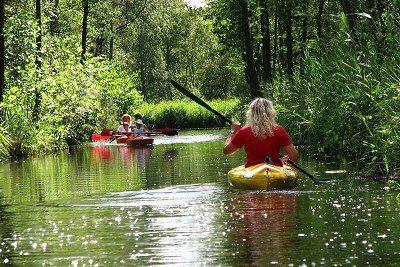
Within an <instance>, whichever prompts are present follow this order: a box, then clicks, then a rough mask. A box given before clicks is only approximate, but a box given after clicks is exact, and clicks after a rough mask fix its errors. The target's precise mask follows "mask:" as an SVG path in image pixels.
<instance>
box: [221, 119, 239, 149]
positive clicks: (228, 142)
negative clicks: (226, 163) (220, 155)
mask: <svg viewBox="0 0 400 267" xmlns="http://www.w3.org/2000/svg"><path fill="white" fill-rule="evenodd" d="M239 130H240V123H239V122H236V121H234V122H232V125H231V131H233V133H230V134H229V136H228V137H227V138H226V141H225V144H224V154H225V155H227V156H230V155H232V154H233V153H235V152H236V151H237V150H238V149H239V148H238V147H236V146H235V145H234V144H232V142H231V140H232V138H233V137H234V136H235V134H236V132H237V131H239Z"/></svg>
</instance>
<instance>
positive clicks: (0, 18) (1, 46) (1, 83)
mask: <svg viewBox="0 0 400 267" xmlns="http://www.w3.org/2000/svg"><path fill="white" fill-rule="evenodd" d="M4 1H5V0H0V104H1V103H3V92H4V87H5V75H4V72H5V53H6V51H5V50H6V49H5V38H4V17H5V15H4V13H5V9H4V4H5V3H4Z"/></svg>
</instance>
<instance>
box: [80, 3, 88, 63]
mask: <svg viewBox="0 0 400 267" xmlns="http://www.w3.org/2000/svg"><path fill="white" fill-rule="evenodd" d="M88 15H89V0H83V19H82V52H81V63H82V64H83V62H84V61H85V56H86V39H87V19H88Z"/></svg>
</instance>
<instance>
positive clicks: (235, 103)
mask: <svg viewBox="0 0 400 267" xmlns="http://www.w3.org/2000/svg"><path fill="white" fill-rule="evenodd" d="M208 104H209V105H210V106H211V107H213V108H214V109H215V110H217V111H218V112H220V113H222V114H224V115H225V116H226V117H228V118H238V117H240V116H241V110H242V108H241V105H240V102H239V100H238V99H228V100H212V101H209V102H208ZM134 112H139V113H141V114H142V115H143V117H144V122H145V123H147V124H148V126H149V127H151V128H162V127H171V128H211V127H222V126H224V125H225V122H223V121H221V120H220V119H218V117H216V116H215V115H214V114H213V113H211V112H210V111H208V110H206V109H204V108H203V107H201V106H199V105H198V104H197V103H195V102H193V101H185V100H174V101H162V102H160V103H154V104H149V103H146V104H143V105H142V106H141V107H140V108H139V109H138V110H137V111H134Z"/></svg>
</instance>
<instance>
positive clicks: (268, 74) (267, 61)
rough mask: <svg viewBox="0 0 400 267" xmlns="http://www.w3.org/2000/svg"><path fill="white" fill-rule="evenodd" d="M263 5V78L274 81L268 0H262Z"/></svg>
mask: <svg viewBox="0 0 400 267" xmlns="http://www.w3.org/2000/svg"><path fill="white" fill-rule="evenodd" d="M260 6H261V33H262V36H263V37H262V66H263V72H262V73H263V75H262V77H263V80H264V81H266V82H268V83H269V82H271V81H272V70H271V36H270V30H269V13H268V5H267V1H266V0H260Z"/></svg>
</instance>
